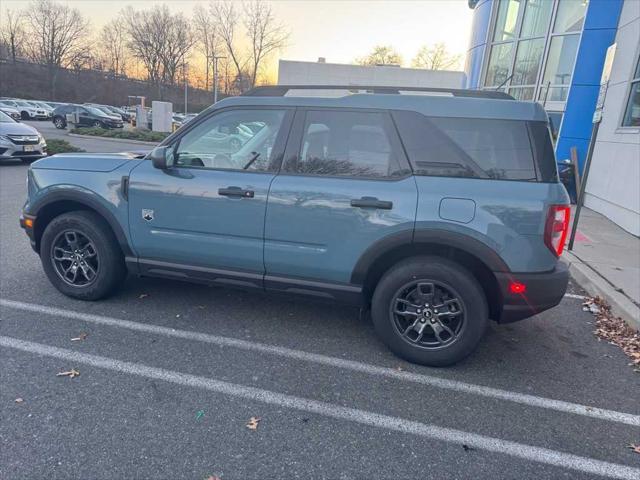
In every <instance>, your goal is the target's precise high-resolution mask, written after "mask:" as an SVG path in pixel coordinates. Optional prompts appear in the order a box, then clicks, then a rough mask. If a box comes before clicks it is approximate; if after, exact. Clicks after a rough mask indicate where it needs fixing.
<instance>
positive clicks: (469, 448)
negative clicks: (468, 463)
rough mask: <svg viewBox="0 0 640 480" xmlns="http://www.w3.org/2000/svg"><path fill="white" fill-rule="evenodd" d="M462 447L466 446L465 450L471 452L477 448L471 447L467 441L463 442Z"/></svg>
mask: <svg viewBox="0 0 640 480" xmlns="http://www.w3.org/2000/svg"><path fill="white" fill-rule="evenodd" d="M462 448H464V451H465V452H470V451H472V450H475V448H473V447H470V446H469V445H467V444H466V443H463V444H462Z"/></svg>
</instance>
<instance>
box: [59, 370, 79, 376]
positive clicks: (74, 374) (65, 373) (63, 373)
mask: <svg viewBox="0 0 640 480" xmlns="http://www.w3.org/2000/svg"><path fill="white" fill-rule="evenodd" d="M78 376H80V372H79V371H78V370H76V369H75V368H72V369H71V370H69V371H68V372H60V373H58V374H57V375H56V377H69V378H75V377H78Z"/></svg>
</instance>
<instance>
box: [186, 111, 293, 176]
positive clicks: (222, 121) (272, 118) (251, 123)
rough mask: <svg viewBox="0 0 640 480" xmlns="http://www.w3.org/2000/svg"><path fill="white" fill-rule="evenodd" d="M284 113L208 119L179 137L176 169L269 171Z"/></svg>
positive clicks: (235, 113)
mask: <svg viewBox="0 0 640 480" xmlns="http://www.w3.org/2000/svg"><path fill="white" fill-rule="evenodd" d="M284 115H285V112H284V111H283V110H231V111H227V112H222V113H219V114H217V115H214V116H212V117H211V118H209V119H208V120H207V121H205V122H204V123H202V124H200V125H198V126H197V127H195V128H194V129H193V130H191V131H190V132H188V133H187V134H185V135H184V137H182V138H181V139H180V141H179V143H178V146H177V149H176V151H175V152H174V156H173V161H174V164H175V166H177V167H199V168H215V169H225V170H251V171H270V170H272V163H271V160H272V158H271V156H272V150H273V146H274V144H275V141H276V138H277V136H278V132H279V130H280V126H281V125H282V120H283V119H284Z"/></svg>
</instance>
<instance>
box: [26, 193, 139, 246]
mask: <svg viewBox="0 0 640 480" xmlns="http://www.w3.org/2000/svg"><path fill="white" fill-rule="evenodd" d="M76 210H85V211H91V212H94V213H96V214H97V215H98V216H100V217H101V218H102V219H103V220H104V221H105V222H106V223H107V225H109V228H110V229H111V231H112V232H113V234H114V236H115V237H116V240H117V241H118V244H119V245H120V248H121V249H122V253H123V254H124V255H125V256H128V255H133V252H132V250H131V247H130V246H129V242H128V240H127V237H126V235H125V233H124V230H123V229H122V226H121V225H120V223H119V222H118V221H117V220H116V218H115V216H114V215H113V214H112V213H111V212H110V211H109V210H108V209H107V208H106V207H105V206H103V205H101V204H100V202H99V201H98V200H96V199H94V198H92V197H91V196H90V194H87V193H83V192H78V191H58V192H51V193H50V194H49V195H47V196H46V197H44V198H43V199H42V200H41V201H39V202H37V203H36V204H34V205H30V207H29V210H28V212H26V213H28V214H29V215H34V216H35V217H36V221H35V225H34V241H35V249H36V251H37V252H40V240H41V238H42V234H43V233H44V230H45V229H46V228H47V225H49V223H50V222H51V220H53V219H54V218H56V217H58V216H60V215H62V214H64V213H68V212H72V211H76Z"/></svg>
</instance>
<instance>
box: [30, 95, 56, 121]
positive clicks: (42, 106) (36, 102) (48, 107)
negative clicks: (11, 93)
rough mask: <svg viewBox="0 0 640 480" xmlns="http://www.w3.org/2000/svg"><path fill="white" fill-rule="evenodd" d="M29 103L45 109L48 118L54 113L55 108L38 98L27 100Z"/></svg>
mask: <svg viewBox="0 0 640 480" xmlns="http://www.w3.org/2000/svg"><path fill="white" fill-rule="evenodd" d="M25 101H26V102H27V103H28V104H29V105H33V106H34V107H35V108H36V109H41V110H44V113H45V115H46V117H47V118H46V119H47V120H51V117H52V115H53V108H51V107H50V106H49V105H47V104H46V103H44V102H39V101H36V100H25Z"/></svg>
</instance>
